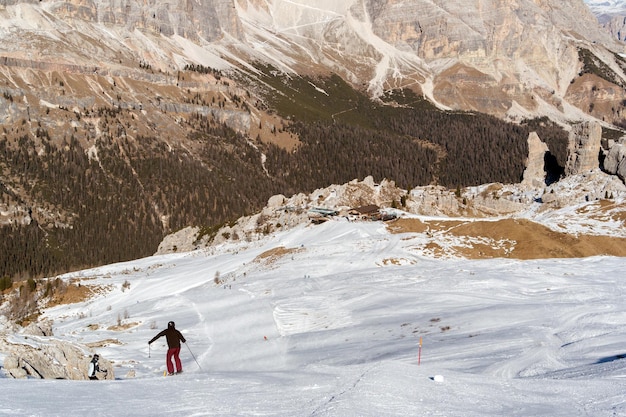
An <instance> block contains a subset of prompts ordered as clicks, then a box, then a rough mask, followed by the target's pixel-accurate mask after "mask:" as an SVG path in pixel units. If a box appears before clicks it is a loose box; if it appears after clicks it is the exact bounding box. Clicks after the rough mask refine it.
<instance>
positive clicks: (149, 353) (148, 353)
mask: <svg viewBox="0 0 626 417" xmlns="http://www.w3.org/2000/svg"><path fill="white" fill-rule="evenodd" d="M148 357H150V343H148Z"/></svg>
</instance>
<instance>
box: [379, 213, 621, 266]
mask: <svg viewBox="0 0 626 417" xmlns="http://www.w3.org/2000/svg"><path fill="white" fill-rule="evenodd" d="M426 223H427V224H425V223H424V222H421V221H420V220H417V219H399V221H398V222H395V223H394V225H393V227H390V228H389V229H390V231H391V232H392V233H405V232H410V233H427V232H428V231H429V230H434V229H436V230H443V231H445V234H442V235H440V236H441V240H444V239H446V235H449V236H450V237H456V238H461V239H463V238H467V239H464V240H463V242H464V244H463V246H459V245H457V246H456V247H454V250H455V251H456V252H457V253H458V254H459V255H461V256H464V257H466V258H469V259H485V258H496V257H509V258H515V259H546V258H580V257H588V256H597V255H609V256H620V257H626V239H624V238H616V237H609V236H592V235H579V236H573V235H570V234H566V233H560V232H556V231H554V230H551V229H549V228H547V227H545V226H543V225H541V224H538V223H535V222H532V221H529V220H526V219H504V220H497V221H474V222H459V221H456V220H454V221H450V222H442V221H437V222H435V223H434V225H435V227H429V225H430V222H426ZM446 224H447V226H448V227H447V228H446V227H445V225H446ZM476 239H478V241H476ZM472 241H473V242H472ZM491 243H494V244H491ZM496 243H497V244H496ZM425 249H427V250H429V251H430V252H432V253H433V254H434V255H435V256H442V255H444V254H445V250H444V249H443V248H442V246H441V245H440V244H439V243H437V241H435V240H433V241H432V242H430V243H428V244H427V245H426V247H425ZM448 254H449V251H448Z"/></svg>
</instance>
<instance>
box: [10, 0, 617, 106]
mask: <svg viewBox="0 0 626 417" xmlns="http://www.w3.org/2000/svg"><path fill="white" fill-rule="evenodd" d="M0 7H1V9H0V17H1V18H2V22H3V23H2V25H0V40H1V41H2V42H1V43H0V45H1V46H0V55H2V56H10V57H13V58H21V59H29V60H33V61H48V62H50V61H51V62H57V63H58V62H63V63H72V64H79V65H88V66H95V67H97V68H98V69H100V70H102V69H103V68H115V69H116V70H121V69H123V68H128V67H129V66H130V67H132V66H133V65H136V63H137V61H144V62H147V63H149V64H150V65H151V66H152V67H153V68H159V69H161V70H162V71H169V72H174V71H176V70H177V69H180V68H181V67H183V66H184V65H186V64H188V63H199V64H202V65H208V66H210V67H213V68H227V67H230V68H239V69H244V70H246V69H249V67H248V63H249V62H251V61H264V62H269V63H271V64H272V65H274V66H276V67H278V68H280V69H282V70H284V71H288V72H300V73H302V72H308V73H310V72H321V73H325V72H328V71H333V72H337V73H339V74H341V75H342V76H343V77H345V78H346V79H348V80H350V81H351V82H353V83H354V84H355V85H357V86H359V87H365V88H367V89H368V90H369V92H370V93H371V94H372V95H374V96H376V95H380V94H382V93H383V92H384V91H385V90H386V89H389V88H393V87H402V86H404V87H410V88H413V89H415V90H417V91H419V92H421V93H423V94H424V95H426V96H428V97H430V98H431V99H432V100H433V101H435V102H437V103H439V104H440V105H441V106H445V107H449V108H455V109H466V110H479V111H483V112H487V113H492V114H498V115H500V116H504V115H506V114H507V113H508V114H509V115H510V116H512V117H516V116H520V115H524V116H526V115H529V114H545V113H546V112H547V111H548V110H547V108H553V109H556V110H558V112H560V113H570V111H569V110H568V109H569V108H568V103H569V102H568V101H567V95H568V94H570V95H572V94H574V95H575V92H573V91H572V88H576V87H577V85H574V84H573V83H572V82H573V80H575V79H576V77H577V75H578V74H579V73H580V72H581V69H582V65H583V64H582V62H581V57H580V50H581V48H582V49H589V50H591V51H592V53H593V54H594V55H595V56H596V57H597V60H599V63H601V66H604V67H607V68H608V69H609V70H610V72H611V73H612V74H611V78H612V79H613V80H612V82H613V83H615V82H617V83H619V82H623V81H624V79H625V78H626V76H625V74H624V68H626V62H621V61H620V59H619V57H616V56H615V55H614V52H623V51H624V45H620V44H618V43H617V42H616V41H615V40H614V39H612V38H611V37H610V36H609V35H608V34H606V33H605V32H603V31H602V30H599V26H598V22H597V20H596V19H595V17H594V16H593V15H592V14H591V12H590V11H589V9H588V8H587V6H586V5H585V4H584V3H583V1H582V0H567V1H547V0H543V1H530V0H523V1H518V2H515V3H511V2H509V1H504V0H488V1H470V2H467V1H460V0H459V1H456V0H455V1H448V0H436V1H424V0H340V1H333V2H328V1H324V2H318V3H317V4H315V5H310V4H307V3H305V2H287V1H282V0H268V1H259V0H231V1H217V0H205V1H202V2H192V1H188V0H169V1H165V0H152V1H147V2H142V3H140V2H134V1H129V0H107V1H104V0H66V1H34V0H30V1H24V0H23V1H20V0H2V1H0ZM607 48H608V49H607ZM620 80H621V81H620ZM594 93H596V94H600V93H601V91H594ZM624 98H625V97H624V94H623V92H622V94H616V95H615V97H613V98H612V99H613V101H614V102H616V103H619V101H620V100H622V99H624ZM575 105H577V106H578V107H579V108H580V107H581V106H582V107H584V108H583V109H582V110H583V111H585V112H586V111H587V110H588V108H587V106H588V103H587V102H584V103H575ZM579 116H580V115H579ZM606 117H610V115H609V116H606Z"/></svg>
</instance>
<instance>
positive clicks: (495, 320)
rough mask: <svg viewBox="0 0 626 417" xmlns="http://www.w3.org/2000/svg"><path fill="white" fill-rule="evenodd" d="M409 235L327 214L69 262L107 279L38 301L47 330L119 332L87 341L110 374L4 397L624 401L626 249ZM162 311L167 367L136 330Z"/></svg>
mask: <svg viewBox="0 0 626 417" xmlns="http://www.w3.org/2000/svg"><path fill="white" fill-rule="evenodd" d="M416 239H421V237H417V235H411V234H395V235H392V234H389V233H388V232H387V231H386V229H385V228H384V226H383V225H382V224H381V223H358V222H347V221H332V222H327V223H325V224H322V225H319V226H313V225H307V226H299V227H297V228H295V229H293V230H291V231H288V232H284V233H280V234H277V235H275V236H269V237H267V238H266V239H265V240H262V241H260V242H256V243H241V244H239V245H230V246H222V247H219V248H214V249H212V250H211V252H204V251H198V252H192V253H185V254H176V255H167V256H158V257H150V258H146V259H142V260H137V261H134V262H128V263H123V264H117V265H110V266H105V267H100V268H96V269H91V270H86V271H80V272H76V273H72V274H68V275H67V276H65V277H64V278H65V279H70V278H81V279H82V283H83V284H84V285H97V286H102V287H103V288H107V291H105V292H103V293H102V294H101V295H99V296H97V297H96V298H94V299H92V300H88V301H86V302H84V303H78V304H73V305H64V306H58V307H54V308H51V309H48V310H47V311H45V316H46V317H48V318H51V319H53V320H54V322H55V326H54V333H55V336H54V338H58V339H63V340H70V341H76V342H80V343H85V344H87V343H95V342H99V341H104V340H111V341H117V342H116V343H113V342H109V343H108V344H106V346H104V347H102V348H98V349H94V351H97V352H98V353H100V354H101V355H102V356H104V357H106V358H107V359H110V360H112V361H114V363H115V366H116V376H117V380H115V381H99V382H93V381H57V380H13V379H8V378H0V390H1V391H2V398H3V400H2V402H0V415H11V416H16V415H17V416H26V415H28V416H84V415H87V414H89V415H96V416H111V415H115V416H117V415H133V416H155V415H176V416H181V415H182V416H410V415H411V416H417V415H419V416H539V415H542V416H568V417H570V416H581V415H587V416H617V415H626V389H625V388H626V359H622V357H623V356H624V354H626V352H625V350H624V349H625V348H624V340H626V330H625V329H624V326H623V323H624V319H625V318H626V305H625V304H624V302H623V301H624V294H625V293H626V283H625V282H624V280H623V273H624V271H625V270H626V259H622V258H608V257H596V258H587V259H559V260H542V261H515V260H489V261H468V260H461V259H456V260H455V259H448V260H441V259H432V258H428V257H426V256H424V255H423V254H421V253H420V252H419V251H417V250H416V249H415V246H416V243H418V242H416ZM216 278H219V279H220V280H221V281H222V282H221V283H219V284H216V282H215V280H216ZM124 283H129V284H130V288H126V289H125V288H123V287H124ZM120 315H122V316H123V317H125V318H124V319H123V322H124V323H127V324H131V326H130V327H129V328H128V329H127V330H122V331H115V330H108V328H109V327H110V326H112V325H114V324H116V323H117V321H118V320H119V317H120ZM169 320H174V321H176V324H177V328H179V329H181V330H182V331H183V334H184V335H185V337H186V338H187V340H188V343H187V345H186V346H187V347H183V350H182V359H183V364H184V365H183V366H184V368H185V373H183V374H182V375H178V376H175V377H169V378H164V377H163V376H162V374H163V370H164V369H165V364H164V356H165V351H166V347H165V342H164V340H163V339H160V340H159V341H157V342H155V343H153V345H152V347H151V349H150V350H149V348H148V344H147V341H148V340H150V338H152V337H153V336H154V335H155V334H156V333H157V332H158V331H159V330H160V329H162V328H164V327H165V325H166V323H167V321H169ZM132 323H136V325H132ZM420 338H421V339H422V340H423V348H422V352H421V357H420V363H418V357H419V348H418V345H419V341H420ZM12 340H13V341H14V343H29V344H36V343H38V342H39V340H38V339H37V338H34V337H32V336H28V337H25V336H23V335H13V336H12ZM194 358H195V359H194ZM1 359H2V358H1V357H0V360H1ZM87 362H88V358H86V364H87ZM86 364H85V365H86ZM131 370H133V371H135V373H136V376H135V377H134V378H132V377H128V376H127V373H128V371H131ZM435 376H437V378H436V379H437V381H435ZM441 379H443V380H442V381H441Z"/></svg>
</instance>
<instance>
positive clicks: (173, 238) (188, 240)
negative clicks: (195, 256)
mask: <svg viewBox="0 0 626 417" xmlns="http://www.w3.org/2000/svg"><path fill="white" fill-rule="evenodd" d="M199 231H200V228H199V227H191V226H189V227H185V228H184V229H181V230H179V231H178V232H175V233H172V234H169V235H167V236H165V238H164V239H163V240H162V241H161V243H160V244H159V248H158V249H157V251H156V253H155V255H162V254H165V253H174V252H189V251H192V250H195V249H198V244H197V242H196V240H197V237H198V232H199Z"/></svg>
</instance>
